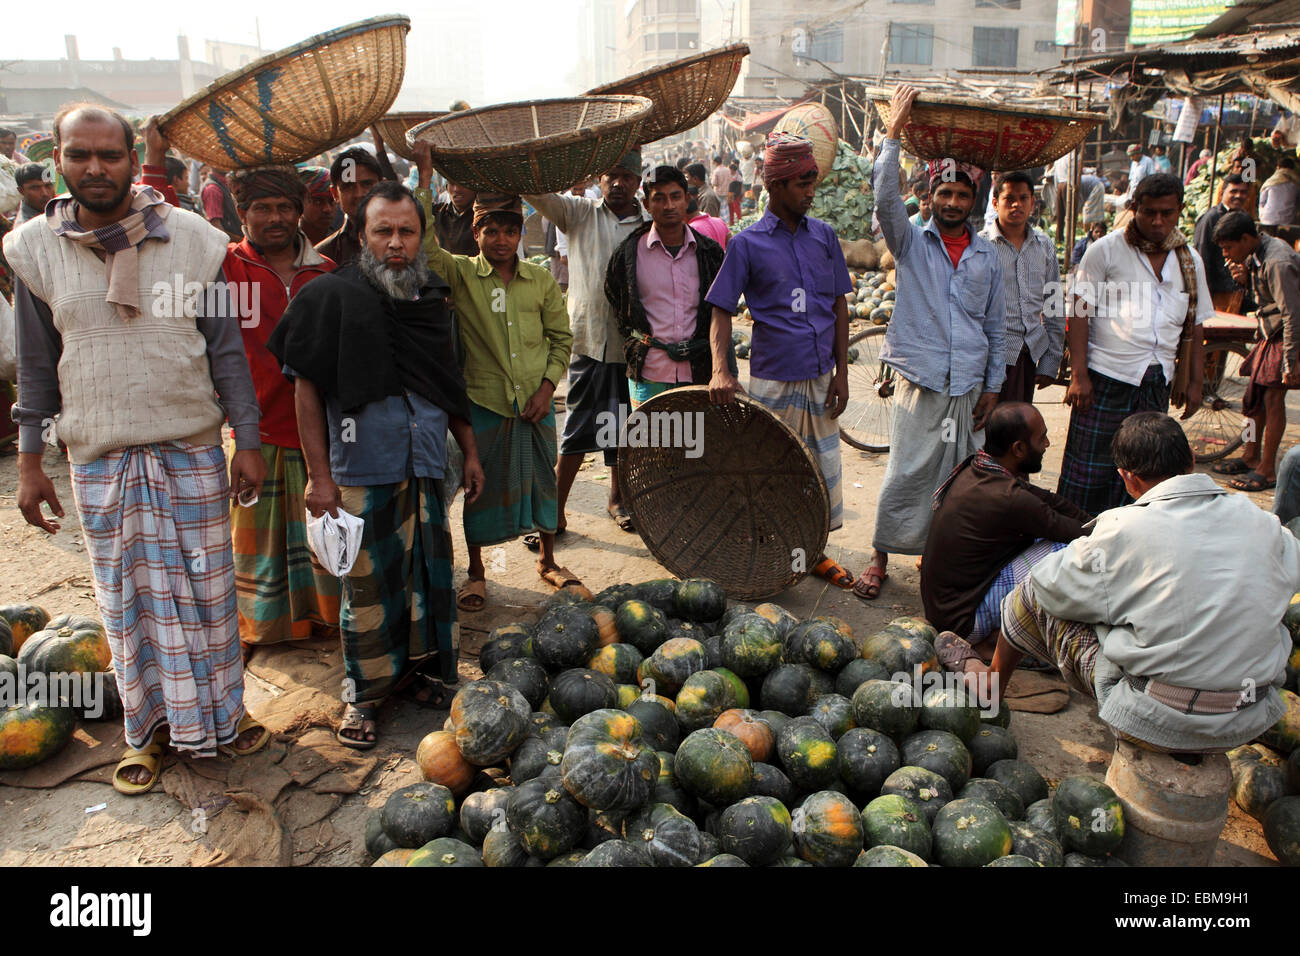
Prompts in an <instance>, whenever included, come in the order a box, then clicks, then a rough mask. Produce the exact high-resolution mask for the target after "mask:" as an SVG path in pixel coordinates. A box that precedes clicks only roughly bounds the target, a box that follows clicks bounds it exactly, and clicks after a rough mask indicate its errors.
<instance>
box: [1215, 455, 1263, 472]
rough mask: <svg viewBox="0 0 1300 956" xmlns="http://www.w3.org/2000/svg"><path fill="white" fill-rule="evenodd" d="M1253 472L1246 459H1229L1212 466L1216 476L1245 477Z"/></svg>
mask: <svg viewBox="0 0 1300 956" xmlns="http://www.w3.org/2000/svg"><path fill="white" fill-rule="evenodd" d="M1253 470H1254V469H1252V468H1251V467H1250V465H1248V464H1246V460H1245V459H1244V458H1229V459H1228V460H1227V461H1221V462H1219V463H1218V464H1215V465H1211V466H1210V471H1212V472H1214V473H1215V474H1216V475H1244V474H1246V473H1247V472H1250V471H1253Z"/></svg>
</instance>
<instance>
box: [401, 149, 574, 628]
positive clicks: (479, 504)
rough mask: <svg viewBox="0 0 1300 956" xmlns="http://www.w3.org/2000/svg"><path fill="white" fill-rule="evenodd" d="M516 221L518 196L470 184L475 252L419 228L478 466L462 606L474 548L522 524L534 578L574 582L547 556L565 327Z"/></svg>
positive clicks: (424, 166) (554, 511)
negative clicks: (449, 316)
mask: <svg viewBox="0 0 1300 956" xmlns="http://www.w3.org/2000/svg"><path fill="white" fill-rule="evenodd" d="M415 162H416V165H417V168H419V169H420V173H421V176H422V177H423V176H424V175H426V174H427V171H428V170H429V168H430V163H429V147H428V145H427V144H424V143H421V144H418V145H417V146H416V150H415ZM426 196H427V190H426ZM425 202H426V203H427V202H428V200H427V198H426V200H425ZM425 208H426V210H427V208H428V207H427V205H426V207H425ZM523 225H524V217H523V204H522V203H521V202H520V201H519V197H518V196H503V195H499V194H496V193H479V194H478V195H477V196H476V197H475V200H474V231H473V237H474V239H475V241H476V242H477V243H478V247H479V250H480V252H479V254H478V255H476V256H472V257H471V256H462V255H455V254H453V253H451V252H449V251H447V250H446V249H444V248H442V246H441V245H440V244H439V241H438V238H437V237H436V235H435V234H434V231H433V230H432V229H428V230H425V233H424V253H425V255H426V256H427V257H428V260H429V268H430V269H431V270H433V271H434V272H436V273H437V274H438V275H440V276H442V277H443V278H444V279H446V281H447V283H448V284H449V285H450V286H451V301H452V304H453V305H454V306H455V307H456V313H457V315H458V317H459V322H458V324H457V328H458V330H459V333H460V342H461V345H462V347H463V349H464V366H465V382H466V392H467V394H468V396H469V410H470V424H471V425H472V426H473V428H474V441H475V443H476V444H477V446H478V454H479V461H480V462H481V463H482V465H483V474H484V476H485V484H484V488H483V493H482V494H481V495H479V497H478V499H477V500H476V501H473V502H466V504H465V511H464V521H465V543H466V545H467V546H468V548H469V573H468V576H467V579H466V581H465V583H464V584H463V585H462V586H461V588H460V590H459V591H458V592H457V594H456V605H457V607H459V608H460V610H462V611H469V612H474V611H481V610H482V609H483V608H484V607H485V606H486V605H487V570H486V568H485V566H484V564H483V548H485V547H489V546H492V545H497V544H504V543H505V542H507V541H512V540H514V539H515V538H517V537H519V536H520V535H523V534H530V533H531V534H536V535H538V536H539V539H540V542H541V555H540V557H539V559H538V561H537V573H538V574H539V575H540V576H541V577H542V579H543V580H544V581H546V582H547V583H548V584H550V585H551V586H552V587H554V588H556V589H559V588H563V587H566V586H568V585H573V584H580V583H581V582H580V581H579V580H578V578H577V577H576V576H574V574H573V573H572V572H570V571H568V570H567V569H565V568H562V567H560V565H559V564H557V563H556V561H555V528H556V522H557V520H558V516H559V515H558V511H559V509H558V500H557V497H556V489H555V458H556V454H555V406H554V403H553V402H552V401H551V396H552V395H553V394H554V393H555V386H556V385H557V384H559V381H560V377H561V376H562V375H563V374H564V370H565V368H566V367H567V366H568V364H569V353H570V350H571V348H572V345H573V333H572V332H571V331H569V313H568V312H567V311H566V309H565V307H564V296H563V295H562V294H561V292H560V286H559V284H558V283H557V282H556V281H555V277H554V276H552V275H551V272H550V270H549V269H548V268H546V267H544V266H538V265H534V264H533V263H531V262H527V261H525V260H523V259H521V258H519V255H518V253H517V252H516V250H517V249H518V247H519V239H520V236H521V235H522V233H523Z"/></svg>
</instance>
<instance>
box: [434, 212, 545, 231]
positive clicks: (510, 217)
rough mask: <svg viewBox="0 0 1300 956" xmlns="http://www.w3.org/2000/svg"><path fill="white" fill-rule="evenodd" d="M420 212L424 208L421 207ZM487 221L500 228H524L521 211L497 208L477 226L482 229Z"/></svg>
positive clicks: (520, 229) (521, 229)
mask: <svg viewBox="0 0 1300 956" xmlns="http://www.w3.org/2000/svg"><path fill="white" fill-rule="evenodd" d="M420 211H421V212H423V211H424V210H423V209H421V210H420ZM488 223H492V224H493V225H494V226H498V227H500V228H502V229H509V228H510V227H511V226H513V227H514V228H516V229H518V230H519V231H520V232H523V230H524V216H523V213H518V212H510V211H509V210H508V209H498V210H497V211H496V212H490V213H488V214H487V215H486V216H484V217H483V218H482V219H480V220H479V221H478V228H479V229H482V228H483V227H484V226H486V225H487V224H488Z"/></svg>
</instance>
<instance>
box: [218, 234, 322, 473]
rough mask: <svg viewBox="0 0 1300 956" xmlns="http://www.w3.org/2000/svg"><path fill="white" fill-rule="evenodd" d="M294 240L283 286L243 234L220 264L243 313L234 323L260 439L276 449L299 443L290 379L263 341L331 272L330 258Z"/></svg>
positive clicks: (304, 241) (303, 241)
mask: <svg viewBox="0 0 1300 956" xmlns="http://www.w3.org/2000/svg"><path fill="white" fill-rule="evenodd" d="M298 243H299V248H300V249H301V252H300V254H299V261H298V269H297V271H296V272H295V274H294V277H293V281H292V282H291V283H290V285H289V288H287V289H286V288H285V286H284V283H283V282H281V281H280V277H279V276H278V275H276V273H275V270H274V269H272V268H271V267H270V266H269V265H267V262H266V260H265V259H264V258H263V257H262V254H261V253H260V252H258V251H257V250H256V249H255V248H254V247H253V245H252V243H250V242H249V241H248V238H247V237H245V238H244V239H243V241H242V242H232V243H231V244H230V248H229V249H228V250H227V252H226V261H225V264H224V266H223V269H224V271H225V276H226V281H227V282H229V283H230V284H231V289H232V297H233V298H235V299H236V302H235V305H236V306H237V308H238V311H239V314H240V316H241V317H242V318H241V321H240V323H239V325H240V333H241V334H242V335H243V337H244V353H245V354H246V355H247V356H248V367H249V369H250V370H251V371H252V373H253V385H254V387H255V388H256V389H257V404H258V405H259V406H260V407H261V409H262V425H261V432H262V441H263V442H264V443H266V444H270V445H279V446H280V447H281V448H298V447H300V444H299V441H298V416H297V415H296V414H295V412H294V405H293V383H291V382H290V381H289V380H288V379H287V378H285V377H284V373H283V372H282V371H281V370H280V363H279V362H277V361H276V360H275V357H274V356H272V355H271V353H270V352H268V351H267V349H266V342H267V340H268V339H269V338H270V337H271V332H272V331H274V329H275V326H276V323H277V322H279V321H280V317H281V316H282V315H284V310H285V309H287V308H288V307H289V300H290V299H291V298H292V297H293V296H295V295H297V294H298V290H299V289H301V288H302V287H303V286H304V285H306V284H307V283H308V282H310V281H311V280H312V279H315V278H316V277H317V276H323V275H325V273H327V272H332V271H333V270H334V263H333V261H331V260H330V259H327V258H325V257H324V256H322V255H321V254H320V253H318V252H317V251H316V250H315V249H313V248H312V245H311V243H310V242H309V241H308V240H307V237H306V236H305V235H303V234H302V233H301V232H300V233H298Z"/></svg>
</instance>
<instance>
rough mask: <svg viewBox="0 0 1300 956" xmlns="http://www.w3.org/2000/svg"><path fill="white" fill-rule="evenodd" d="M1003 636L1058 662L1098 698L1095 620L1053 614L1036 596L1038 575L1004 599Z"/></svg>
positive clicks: (1065, 673) (1080, 686) (1024, 651)
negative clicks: (1081, 620)
mask: <svg viewBox="0 0 1300 956" xmlns="http://www.w3.org/2000/svg"><path fill="white" fill-rule="evenodd" d="M1002 636H1003V637H1004V638H1006V640H1007V642H1008V643H1009V644H1010V645H1011V646H1012V647H1014V648H1015V649H1016V650H1018V651H1020V652H1021V653H1022V654H1028V655H1030V656H1031V657H1036V658H1038V659H1039V660H1040V661H1050V662H1052V663H1053V664H1055V665H1056V666H1057V668H1058V669H1059V670H1060V672H1061V676H1062V677H1064V678H1065V680H1066V683H1068V684H1069V685H1070V686H1071V687H1073V688H1074V689H1075V690H1078V691H1079V692H1080V693H1084V694H1087V695H1088V696H1089V697H1092V698H1096V696H1097V692H1096V690H1095V688H1094V683H1093V678H1094V674H1095V672H1096V666H1097V651H1098V650H1099V649H1100V646H1101V645H1100V644H1099V643H1098V641H1097V630H1096V628H1094V627H1093V626H1092V625H1091V624H1084V623H1081V622H1079V621H1062V620H1060V619H1058V618H1055V617H1052V616H1051V615H1050V614H1048V613H1047V612H1046V611H1044V610H1043V609H1042V608H1041V607H1039V606H1038V602H1037V601H1036V600H1035V599H1034V579H1033V578H1032V577H1028V578H1025V579H1024V580H1023V581H1021V582H1020V583H1019V584H1017V585H1016V586H1015V588H1014V589H1013V590H1012V591H1011V593H1010V594H1008V595H1007V596H1006V598H1005V600H1003V602H1002Z"/></svg>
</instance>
